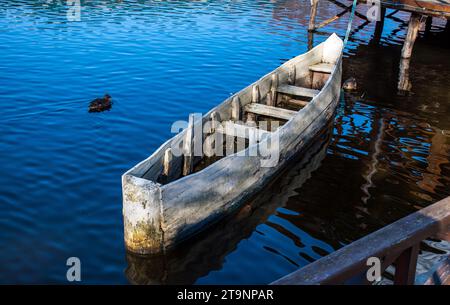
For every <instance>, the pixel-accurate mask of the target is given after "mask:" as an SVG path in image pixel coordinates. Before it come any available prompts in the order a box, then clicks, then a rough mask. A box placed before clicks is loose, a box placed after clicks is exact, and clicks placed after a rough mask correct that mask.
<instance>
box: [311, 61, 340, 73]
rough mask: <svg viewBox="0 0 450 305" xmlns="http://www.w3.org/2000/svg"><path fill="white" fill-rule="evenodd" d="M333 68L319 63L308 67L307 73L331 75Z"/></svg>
mask: <svg viewBox="0 0 450 305" xmlns="http://www.w3.org/2000/svg"><path fill="white" fill-rule="evenodd" d="M333 67H334V65H333V64H327V63H320V64H316V65H312V66H309V71H312V72H321V73H328V74H331V71H333Z"/></svg>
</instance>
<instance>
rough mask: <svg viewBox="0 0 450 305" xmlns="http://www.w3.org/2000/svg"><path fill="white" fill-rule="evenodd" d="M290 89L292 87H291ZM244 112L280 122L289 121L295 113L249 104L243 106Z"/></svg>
mask: <svg viewBox="0 0 450 305" xmlns="http://www.w3.org/2000/svg"><path fill="white" fill-rule="evenodd" d="M291 87H292V86H291ZM244 110H245V111H246V112H251V113H254V114H259V115H264V116H268V117H272V118H277V119H281V120H286V121H288V120H290V119H291V118H293V117H294V116H295V115H296V114H297V111H292V110H287V109H283V108H278V107H273V106H267V105H263V104H257V103H250V104H247V105H245V107H244Z"/></svg>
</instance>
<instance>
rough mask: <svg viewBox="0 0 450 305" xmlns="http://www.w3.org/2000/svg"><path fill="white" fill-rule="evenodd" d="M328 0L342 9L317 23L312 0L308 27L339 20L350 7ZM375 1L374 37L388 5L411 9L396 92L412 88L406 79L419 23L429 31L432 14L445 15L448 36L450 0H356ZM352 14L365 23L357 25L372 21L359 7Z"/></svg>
mask: <svg viewBox="0 0 450 305" xmlns="http://www.w3.org/2000/svg"><path fill="white" fill-rule="evenodd" d="M327 1H328V2H330V3H332V4H334V5H336V6H338V7H340V8H342V9H343V10H342V11H341V12H339V13H338V14H336V15H335V16H333V17H331V18H328V19H326V20H325V21H323V22H321V23H320V24H316V23H315V19H316V15H317V9H318V4H319V0H311V13H310V20H309V26H308V30H309V31H311V32H313V31H315V30H317V29H319V28H321V27H324V26H326V25H328V24H330V23H332V22H333V21H335V20H338V19H339V18H341V17H342V16H344V15H345V14H346V13H349V12H350V11H351V10H352V5H347V4H345V3H342V2H340V1H338V0H327ZM377 2H378V3H379V4H380V16H379V20H378V21H377V22H376V26H375V34H374V37H375V38H376V39H375V40H379V39H380V37H381V34H382V32H383V26H384V19H385V15H386V9H387V8H388V9H393V10H395V11H394V13H395V12H396V11H405V12H409V13H411V17H410V20H409V23H408V30H407V33H406V37H405V41H404V44H403V48H402V53H401V59H400V65H399V77H398V84H397V88H398V91H399V93H400V94H405V93H408V92H409V91H410V90H411V83H410V81H409V67H410V61H411V56H412V51H413V46H414V42H415V40H416V39H417V36H418V33H419V29H420V28H421V26H422V25H423V24H424V23H425V30H426V31H427V29H428V31H429V29H430V28H431V25H432V18H434V17H437V18H445V19H447V27H446V29H447V33H449V37H450V26H449V25H450V21H449V20H450V0H379V1H377V0H358V1H357V4H363V5H370V4H375V3H377ZM390 15H391V14H390ZM355 16H356V17H358V18H360V19H362V20H364V24H363V25H362V26H360V27H363V26H365V25H367V24H369V23H370V22H371V21H370V20H369V18H368V17H367V16H365V15H364V14H362V13H359V12H358V11H355ZM311 44H312V43H311Z"/></svg>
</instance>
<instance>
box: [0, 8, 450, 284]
mask: <svg viewBox="0 0 450 305" xmlns="http://www.w3.org/2000/svg"><path fill="white" fill-rule="evenodd" d="M102 3H106V4H102ZM322 9H323V10H324V11H326V12H328V13H329V14H333V13H334V11H333V10H330V8H329V7H323V8H322ZM66 12H67V6H66V5H65V1H46V0H45V1H44V0H42V1H33V2H32V1H2V4H1V6H0V28H1V29H2V30H1V31H0V45H1V48H0V50H1V51H0V116H1V120H0V130H1V141H0V157H1V160H2V162H0V248H1V249H2V251H1V254H0V283H66V270H67V266H66V260H67V258H68V257H71V256H76V257H79V258H80V260H81V262H82V281H83V283H128V279H127V277H126V275H125V272H124V270H125V269H126V268H127V266H128V263H127V256H126V253H125V250H124V243H123V226H122V211H121V209H122V205H121V181H120V176H121V174H122V173H123V172H124V171H126V170H127V169H129V168H130V167H132V166H133V165H135V164H136V163H138V162H139V161H141V160H142V159H144V158H146V157H148V156H149V154H150V153H152V152H153V151H154V150H155V149H156V148H157V147H159V145H160V144H161V143H163V142H164V141H165V140H166V139H168V138H169V137H171V133H170V126H171V124H172V123H173V122H174V121H176V120H180V119H186V118H187V116H188V114H189V113H190V112H205V111H207V110H209V109H210V108H212V107H213V106H214V105H216V104H218V103H219V102H221V101H222V100H223V99H225V98H226V97H228V96H229V95H230V94H232V93H233V92H236V91H238V90H240V89H242V88H243V87H245V86H247V85H248V84H249V83H251V82H253V81H255V80H256V79H258V78H259V77H260V76H262V75H264V74H265V73H267V72H269V71H271V70H272V69H274V68H276V67H277V66H278V65H280V64H281V63H283V62H284V61H286V60H287V59H290V58H292V57H293V56H296V55H298V54H300V53H303V52H305V51H306V50H307V49H308V35H307V31H306V25H307V22H308V18H307V16H308V12H309V1H289V0H287V1H276V2H274V1H269V0H261V1H250V0H249V1H245V0H244V1H237V2H235V1H214V2H210V1H207V2H190V1H176V2H161V1H98V2H97V1H89V2H87V3H85V1H82V11H81V21H79V22H71V21H68V20H67V18H66ZM322 17H323V18H324V17H325V15H324V16H322ZM322 17H320V18H322ZM320 18H319V20H318V21H320ZM346 21H347V19H345V20H344V19H342V20H340V21H338V22H336V23H334V24H332V25H331V26H330V27H328V29H327V30H328V31H329V32H333V31H336V32H337V33H338V34H340V35H341V36H342V35H343V34H344V32H345V28H346ZM386 24H387V25H386V28H385V33H384V35H383V38H382V42H381V44H382V45H385V46H388V47H393V48H397V49H398V47H399V46H398V43H399V42H400V41H401V38H402V37H403V35H404V29H403V30H401V31H399V32H398V33H395V34H393V36H392V35H391V34H390V32H391V31H392V29H393V28H396V24H395V22H394V21H391V20H388V21H387V23H386ZM439 26H440V25H439V24H438V25H437V26H436V29H439ZM372 33H373V25H370V26H369V27H368V28H366V29H363V30H361V31H359V32H358V33H356V34H355V36H354V37H353V38H352V39H351V40H350V43H349V45H348V48H347V49H346V60H347V62H348V63H350V62H351V60H352V58H353V57H354V56H355V54H356V53H357V50H358V46H359V45H360V44H367V43H368V41H369V40H370V37H371V35H372ZM326 37H327V36H326V35H316V36H315V37H314V44H317V43H319V42H321V41H323V40H325V39H326ZM397 49H396V50H397ZM442 56H444V55H442ZM423 61H425V62H426V60H425V59H424V60H423ZM447 62H448V60H447ZM419 63H420V62H419ZM446 68H447V67H446V66H444V68H442V67H440V69H441V71H442V70H443V71H446V72H445V73H447V74H446V75H447V77H446V76H445V75H444V76H442V79H441V80H440V81H439V80H438V81H436V83H435V84H433V86H434V87H433V88H438V89H439V88H441V89H442V88H443V89H442V90H443V92H444V93H442V94H440V95H439V94H438V95H437V97H436V98H435V100H433V101H430V100H422V101H421V103H414V106H411V104H410V102H411V101H410V100H409V99H406V100H405V99H401V100H399V102H398V103H397V102H396V101H395V99H396V98H394V97H391V95H389V98H385V99H383V98H382V97H380V96H379V95H377V94H379V92H373V93H372V95H370V94H369V95H368V98H367V100H364V101H360V100H356V101H353V100H350V98H349V97H344V98H343V100H342V102H341V105H340V106H339V110H338V111H339V113H338V118H337V123H336V124H337V125H336V127H335V129H334V136H333V139H332V140H331V144H330V148H329V149H328V155H327V157H326V158H325V160H324V161H323V165H322V167H320V169H319V170H318V171H316V172H315V173H313V174H312V177H311V179H310V180H308V182H307V185H309V187H308V190H307V191H299V194H302V196H298V195H297V196H293V197H292V198H291V199H290V201H289V202H290V204H288V205H287V206H284V207H281V206H280V207H278V209H277V210H276V211H274V212H273V213H272V215H271V216H270V217H268V218H267V220H264V219H262V220H261V221H262V223H260V224H258V225H257V226H256V227H255V229H254V231H253V232H251V233H250V234H249V235H248V236H245V237H242V240H241V241H239V242H236V243H233V244H230V245H229V247H228V248H227V249H226V251H225V250H224V251H223V253H219V254H220V255H221V256H223V257H222V258H220V259H218V260H217V264H216V265H215V266H214V267H210V266H208V264H207V263H205V262H203V263H202V262H201V261H200V262H197V264H196V268H197V269H199V270H201V272H200V273H199V274H200V275H199V276H198V278H196V279H191V280H189V282H197V283H268V282H270V281H273V280H275V279H276V278H278V277H280V276H282V275H284V274H286V273H287V272H291V271H293V270H295V269H297V268H298V267H300V266H303V265H305V264H307V263H308V262H309V261H311V260H314V259H317V258H319V257H321V256H322V255H324V254H326V253H328V252H331V251H333V250H334V249H337V248H339V247H340V246H342V245H343V244H346V243H348V242H350V241H351V240H354V239H355V238H358V237H359V236H360V235H358V234H356V235H355V234H353V233H351V232H352V229H351V228H348V227H345V228H343V229H342V231H340V232H337V231H335V230H337V229H339V228H341V227H340V225H336V223H334V221H335V219H337V220H339V221H341V220H343V219H349V217H350V218H351V215H353V212H354V207H355V206H359V205H360V204H362V202H363V203H364V204H365V203H366V201H367V200H368V201H367V202H369V203H371V204H372V205H379V206H382V207H389V210H391V209H393V210H395V211H397V210H400V212H397V213H394V215H393V216H392V217H391V218H388V219H389V220H382V221H380V222H378V223H377V224H373V225H370V226H369V228H368V229H367V232H368V231H370V230H374V229H375V228H377V227H379V226H381V225H383V224H385V222H389V221H392V220H393V219H396V218H399V217H400V216H402V215H405V214H407V213H409V212H411V211H412V209H410V208H405V202H407V203H408V204H409V203H411V201H413V205H414V204H415V205H416V206H418V207H420V206H424V205H426V204H429V203H432V202H433V201H435V200H438V199H440V198H442V197H444V196H445V195H449V193H450V191H449V187H448V186H449V177H450V169H449V166H448V157H449V155H450V153H449V149H448V143H449V137H448V131H447V133H446V132H445V130H448V129H449V128H450V126H449V122H448V114H450V111H449V96H448V82H447V81H446V80H447V79H449V77H448V70H445V69H446ZM379 81H383V80H379ZM386 81H387V80H386ZM368 87H370V86H368ZM106 92H107V93H109V94H110V95H111V96H112V97H113V101H114V104H113V107H112V109H111V110H110V111H106V112H103V113H94V114H93V113H88V111H87V110H88V105H89V102H90V101H91V100H93V99H94V98H96V97H100V96H103V94H104V93H106ZM371 96H372V98H371ZM436 103H439V105H438V106H436ZM424 105H425V106H426V109H425V110H424V111H421V109H422V108H423V107H425V106H424ZM439 107H440V108H439ZM405 111H406V112H407V113H406V114H405ZM386 113H387V114H388V115H387V116H385V114H386ZM380 117H382V118H385V120H386V122H388V123H386V124H390V125H389V126H396V127H398V129H395V130H396V131H395V132H396V133H401V128H405V130H412V129H413V128H414V127H415V126H424V125H426V124H428V125H429V127H421V128H422V129H417V130H418V131H417V132H414V133H410V132H408V131H404V132H403V137H404V138H402V139H400V138H397V135H396V136H395V137H393V138H392V139H390V138H388V137H387V138H385V139H384V141H385V146H386V148H389V147H391V148H392V149H391V151H389V152H386V151H385V152H384V153H383V154H382V155H381V156H383V157H381V158H380V162H381V163H383V162H384V163H383V164H384V168H383V169H382V170H381V174H380V172H378V175H381V176H380V177H383V178H382V180H383V179H388V178H389V179H391V180H389V181H394V182H392V185H398V184H400V186H398V188H401V189H402V192H400V193H397V194H396V195H395V196H398V197H399V198H391V197H389V196H394V195H390V194H391V193H395V192H394V191H393V190H392V192H391V191H390V189H389V188H384V186H383V188H380V187H379V186H377V185H376V184H375V185H373V186H372V188H373V189H375V190H376V195H375V196H370V194H368V192H367V190H366V189H364V190H362V189H361V188H360V185H359V184H358V183H360V182H361V180H364V179H363V178H362V176H364V173H365V172H366V171H367V166H366V165H367V164H369V163H370V158H371V157H370V156H369V152H370V151H371V148H370V147H371V145H369V144H368V142H367V141H365V140H364V138H362V137H367V139H368V140H369V141H371V139H372V138H373V137H371V136H370V135H369V134H371V133H373V130H374V129H376V128H378V127H376V126H373V124H372V121H373V120H375V121H376V120H379V119H380ZM399 117H400V118H401V119H398V118H399ZM428 125H427V126H428ZM427 128H428V129H427ZM441 131H442V134H443V135H444V138H443V139H441V138H439V139H440V140H439V141H441V142H442V141H443V143H444V148H443V149H441V150H440V152H438V153H437V155H438V157H439V158H441V159H443V160H444V161H442V162H441V163H439V164H440V165H438V169H439V170H438V171H437V170H436V168H431V167H430V166H428V167H427V165H429V164H428V163H429V162H431V159H430V158H427V157H429V155H430V154H431V153H430V151H431V150H430V149H429V145H428V146H427V145H425V144H424V143H431V138H432V137H433V136H432V135H433V134H438V133H439V132H441ZM408 141H409V142H408ZM441 142H439V143H441ZM401 148H406V151H405V152H404V153H401V151H402V150H401ZM389 154H390V155H389ZM389 156H390V157H389ZM433 158H436V154H435V157H433ZM383 160H384V161H383ZM386 160H388V161H386ZM392 160H395V162H397V163H399V164H403V165H404V164H408V165H410V167H408V166H406V167H405V166H398V167H395V166H396V165H395V164H397V163H393V162H394V161H392ZM446 160H447V161H446ZM391 161H392V162H391ZM402 162H403V163H402ZM344 164H346V165H345V166H344ZM341 165H342V166H341ZM394 169H395V170H394ZM387 173H389V174H387ZM426 174H428V175H429V176H426ZM343 176H344V177H346V176H347V177H348V176H349V177H354V179H353V181H354V183H355V185H354V186H353V187H351V186H348V187H347V192H339V188H338V187H336V185H339V184H340V183H342V177H343ZM390 176H393V177H390ZM415 176H418V177H419V178H417V177H415ZM423 176H426V177H428V178H427V179H428V180H426V181H425V182H424V183H425V184H427V183H428V182H429V181H435V180H436V181H437V182H438V186H437V187H434V189H433V190H432V191H430V190H429V189H427V188H426V187H425V186H423V187H422V188H421V187H417V185H418V184H417V183H418V182H417V181H419V180H420V177H423ZM385 177H388V178H385ZM383 181H385V180H383ZM386 183H388V184H389V182H386ZM395 183H396V184H395ZM369 184H370V183H369ZM380 184H381V183H380ZM380 184H378V185H380ZM392 185H391V186H392ZM332 186H334V188H333V187H332ZM328 187H329V188H328ZM323 188H325V189H328V191H325V192H323V191H321V194H320V195H319V194H317V190H320V189H323ZM302 189H303V188H302ZM312 190H316V192H312ZM333 191H334V192H338V193H337V194H336V193H335V194H334V195H333V194H332V192H333ZM327 192H330V193H329V197H327V196H325V194H326V193H327ZM414 192H415V193H414ZM333 197H334V198H338V199H339V200H338V201H340V202H345V207H346V211H347V212H348V214H345V211H341V209H340V208H339V206H337V205H336V203H334V204H332V208H326V206H325V204H326V202H327V201H329V200H330V198H333ZM366 197H367V198H366ZM364 198H366V199H364ZM364 200H366V201H364ZM393 205H394V206H393ZM312 206H315V207H316V208H317V210H316V211H314V208H313V207H312ZM283 209H284V210H283ZM305 209H306V211H305ZM310 209H312V211H310ZM380 209H381V208H380ZM331 211H334V212H335V213H337V214H338V216H336V215H335V216H333V217H331V216H330V213H331V214H332V212H331ZM372 212H373V211H372ZM375 212H380V211H378V210H377V209H375ZM375 212H374V213H375ZM341 213H342V215H341ZM367 213H368V214H370V213H369V212H367ZM349 215H350V216H349ZM370 215H372V214H370ZM378 216H379V215H378ZM346 217H347V218H346ZM370 217H373V216H370ZM379 218H380V217H378V218H377V217H375V219H379ZM351 219H352V220H354V219H353V218H351ZM310 222H311V223H315V225H312V226H306V227H303V226H302V223H305V224H309V223H310ZM271 224H272V225H271ZM273 224H276V226H275V225H273ZM318 224H320V226H325V227H327V228H328V229H330V230H331V231H330V232H331V233H330V232H328V233H326V234H324V233H323V232H321V231H320V230H319V231H320V232H321V233H320V234H316V233H317V232H316V228H317V225H318ZM350 224H351V225H355V226H354V227H353V230H354V228H355V227H356V226H357V225H359V223H357V224H354V223H352V222H348V224H346V225H350ZM327 225H328V226H327ZM320 226H319V227H320ZM280 228H283V229H280ZM362 232H366V231H364V230H362V231H361V233H362ZM293 237H295V238H293ZM299 241H301V242H299ZM305 245H306V248H307V249H309V250H307V251H306V250H305V251H303V250H302V249H304V247H305ZM314 247H316V248H314ZM317 248H319V250H317ZM311 249H316V250H317V251H314V250H311ZM301 253H303V256H302V255H301ZM219 254H218V256H220V255H219ZM305 255H306V256H305ZM308 255H309V257H310V258H308ZM311 256H312V257H311ZM305 257H306V259H305ZM180 278H182V277H180Z"/></svg>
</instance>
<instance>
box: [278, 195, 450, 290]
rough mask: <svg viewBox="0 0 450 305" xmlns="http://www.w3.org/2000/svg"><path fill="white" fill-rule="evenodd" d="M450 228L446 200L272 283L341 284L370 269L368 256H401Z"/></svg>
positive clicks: (449, 216) (449, 212) (449, 206)
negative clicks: (407, 250) (409, 249)
mask: <svg viewBox="0 0 450 305" xmlns="http://www.w3.org/2000/svg"><path fill="white" fill-rule="evenodd" d="M449 226H450V197H447V198H445V199H443V200H441V201H439V202H437V203H435V204H433V205H430V206H428V207H426V208H423V209H422V210H420V211H417V212H415V213H413V214H411V215H409V216H406V217H404V218H402V219H400V220H398V221H396V222H394V223H392V224H390V225H388V226H386V227H383V228H381V229H380V230H378V231H376V232H374V233H372V234H369V235H367V236H365V237H363V238H361V239H359V240H357V241H355V242H352V243H351V244H349V245H347V246H345V247H343V248H341V249H339V250H338V251H336V252H333V253H331V254H329V255H327V256H325V257H323V258H321V259H319V260H317V261H315V262H313V263H311V264H309V265H307V266H306V267H304V268H301V269H300V270H297V271H295V272H293V273H291V274H289V275H287V276H285V277H283V278H281V279H279V280H277V281H275V282H273V283H272V284H275V285H288V284H289V285H293V284H303V285H308V284H309V285H311V284H333V283H342V282H344V281H345V280H347V279H349V278H351V277H352V276H355V275H356V274H360V273H361V272H366V271H367V269H368V268H369V267H368V266H367V265H366V262H367V259H368V258H369V257H378V258H380V259H383V258H386V257H387V256H393V255H392V254H395V253H398V254H400V253H402V252H403V251H404V250H405V249H408V248H410V247H413V246H414V245H416V244H418V243H419V242H420V241H422V240H424V239H426V238H428V237H430V236H433V235H435V234H437V233H438V232H446V231H448V230H449V229H450V228H449ZM388 254H391V255H388ZM394 259H395V258H394ZM386 260H387V259H386ZM387 263H388V264H390V263H392V262H387ZM383 264H385V262H383ZM386 267H387V266H386Z"/></svg>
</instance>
